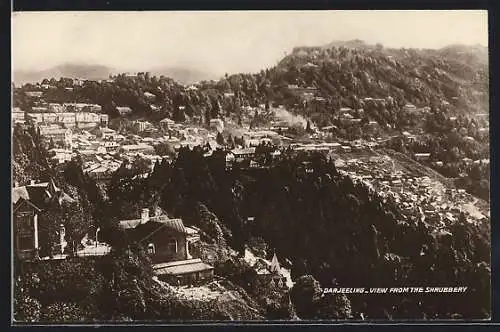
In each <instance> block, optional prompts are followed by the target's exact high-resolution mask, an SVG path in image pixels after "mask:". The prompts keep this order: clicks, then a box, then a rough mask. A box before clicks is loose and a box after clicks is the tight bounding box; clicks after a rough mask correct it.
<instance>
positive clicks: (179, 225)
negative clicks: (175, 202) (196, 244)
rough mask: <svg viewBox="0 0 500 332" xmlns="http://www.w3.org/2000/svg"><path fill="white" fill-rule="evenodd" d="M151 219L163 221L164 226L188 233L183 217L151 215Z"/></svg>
mask: <svg viewBox="0 0 500 332" xmlns="http://www.w3.org/2000/svg"><path fill="white" fill-rule="evenodd" d="M149 221H153V222H159V223H162V224H164V227H167V228H170V229H173V230H175V231H177V232H180V233H184V234H186V233H187V231H186V228H185V227H184V223H183V222H182V219H170V218H169V217H167V216H158V217H151V218H150V219H149Z"/></svg>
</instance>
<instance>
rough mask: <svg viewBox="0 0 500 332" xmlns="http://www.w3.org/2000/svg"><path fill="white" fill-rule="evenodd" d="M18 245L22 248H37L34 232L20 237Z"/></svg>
mask: <svg viewBox="0 0 500 332" xmlns="http://www.w3.org/2000/svg"><path fill="white" fill-rule="evenodd" d="M18 241H19V242H18V246H19V249H20V250H29V249H34V248H35V240H34V237H33V235H32V234H23V235H20V236H19V237H18Z"/></svg>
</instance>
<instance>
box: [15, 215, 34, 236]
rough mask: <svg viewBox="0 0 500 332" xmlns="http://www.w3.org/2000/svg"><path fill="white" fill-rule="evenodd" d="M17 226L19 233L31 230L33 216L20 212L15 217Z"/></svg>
mask: <svg viewBox="0 0 500 332" xmlns="http://www.w3.org/2000/svg"><path fill="white" fill-rule="evenodd" d="M17 225H18V227H19V229H20V230H21V231H32V230H33V215H32V214H31V213H29V212H22V213H19V214H18V215H17Z"/></svg>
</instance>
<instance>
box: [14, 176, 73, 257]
mask: <svg viewBox="0 0 500 332" xmlns="http://www.w3.org/2000/svg"><path fill="white" fill-rule="evenodd" d="M65 202H66V203H73V202H74V200H73V198H71V197H70V196H69V195H68V194H66V193H65V192H63V191H62V190H61V189H59V188H58V187H56V185H55V184H54V182H53V181H52V180H51V181H49V182H43V183H35V181H31V182H30V184H29V185H25V186H15V187H14V188H12V205H13V206H12V215H13V233H14V252H15V257H16V258H18V259H21V260H33V259H38V258H39V249H40V243H39V237H40V231H41V229H43V228H44V226H43V225H40V222H39V215H40V213H41V212H42V211H44V210H46V209H49V208H50V207H51V206H53V204H59V205H61V204H63V203H65ZM58 233H59V234H58V235H59V239H60V241H59V244H58V245H59V247H60V251H61V253H62V252H63V251H64V248H65V246H66V242H65V240H64V225H61V227H60V229H59V231H58Z"/></svg>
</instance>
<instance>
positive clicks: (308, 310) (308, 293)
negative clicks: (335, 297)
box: [290, 275, 321, 319]
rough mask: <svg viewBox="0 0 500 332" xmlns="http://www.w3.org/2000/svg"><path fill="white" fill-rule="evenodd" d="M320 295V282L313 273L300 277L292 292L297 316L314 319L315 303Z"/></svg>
mask: <svg viewBox="0 0 500 332" xmlns="http://www.w3.org/2000/svg"><path fill="white" fill-rule="evenodd" d="M320 297H321V287H320V284H319V282H318V281H316V279H314V277H313V276H311V275H304V276H302V277H300V278H298V279H297V281H296V282H295V285H294V286H293V288H292V290H291V292H290V298H291V300H292V303H293V305H294V307H295V311H296V313H297V316H299V317H300V318H303V319H313V318H315V317H316V308H315V305H314V304H315V303H316V301H318V299H319V298H320Z"/></svg>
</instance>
